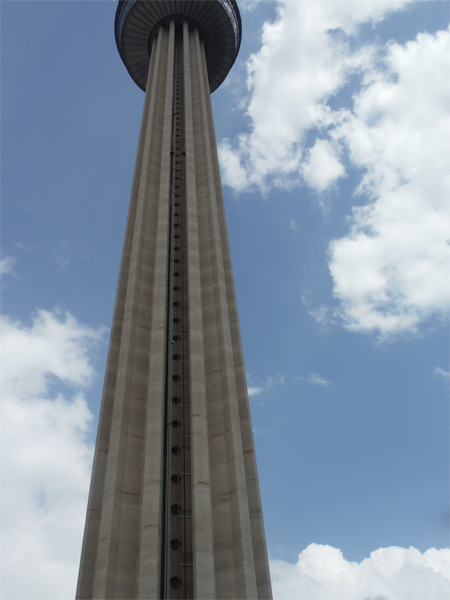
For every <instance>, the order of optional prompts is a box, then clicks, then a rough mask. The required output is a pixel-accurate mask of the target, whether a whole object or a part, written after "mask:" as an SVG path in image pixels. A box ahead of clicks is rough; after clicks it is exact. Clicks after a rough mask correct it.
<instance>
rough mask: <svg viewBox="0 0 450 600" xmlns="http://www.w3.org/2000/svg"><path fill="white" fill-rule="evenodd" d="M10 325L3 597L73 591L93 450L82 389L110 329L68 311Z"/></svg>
mask: <svg viewBox="0 0 450 600" xmlns="http://www.w3.org/2000/svg"><path fill="white" fill-rule="evenodd" d="M1 329H2V371H1V386H2V399H3V401H2V436H1V455H2V494H1V495H2V547H3V548H2V561H1V583H2V597H3V598H8V600H12V599H24V600H25V599H27V600H29V599H30V598H33V600H38V599H39V598H41V599H43V600H44V599H45V600H48V599H50V598H55V599H60V598H70V597H73V596H74V593H75V584H76V577H77V571H78V561H79V553H80V549H81V536H82V532H83V524H84V519H85V510H86V501H87V492H88V486H89V479H90V468H91V459H92V451H93V448H92V444H91V441H90V435H91V431H90V424H91V420H92V414H91V413H90V411H89V408H88V406H87V404H86V401H85V399H84V396H83V394H82V392H81V388H83V387H84V386H86V385H88V384H89V382H90V381H91V379H92V376H93V374H94V370H93V367H92V364H91V360H90V352H91V350H92V348H93V345H94V344H95V343H96V342H98V340H99V339H100V337H101V335H102V332H101V331H94V330H92V329H90V328H88V327H86V326H83V325H81V324H80V323H79V322H78V321H76V319H74V318H73V317H72V316H71V315H70V314H68V313H66V314H62V313H60V312H58V311H54V312H47V311H39V312H38V313H37V316H36V317H35V319H34V320H33V322H32V325H31V326H25V325H23V324H22V323H20V322H17V321H12V320H11V319H8V318H7V317H2V319H1ZM67 386H71V388H72V391H69V392H68V391H67ZM62 389H64V393H62V391H61V390H62ZM24 574H25V575H24Z"/></svg>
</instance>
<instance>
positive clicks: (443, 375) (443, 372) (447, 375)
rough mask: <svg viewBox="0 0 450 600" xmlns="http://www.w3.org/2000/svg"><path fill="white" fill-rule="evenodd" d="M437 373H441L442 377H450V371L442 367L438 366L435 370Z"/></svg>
mask: <svg viewBox="0 0 450 600" xmlns="http://www.w3.org/2000/svg"><path fill="white" fill-rule="evenodd" d="M434 374H435V375H440V376H441V377H446V378H447V379H450V371H446V370H445V369H441V367H436V368H435V370H434Z"/></svg>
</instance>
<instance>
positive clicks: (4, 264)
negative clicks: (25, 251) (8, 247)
mask: <svg viewBox="0 0 450 600" xmlns="http://www.w3.org/2000/svg"><path fill="white" fill-rule="evenodd" d="M16 260H17V259H16V258H14V257H13V256H5V258H0V277H4V276H5V275H11V274H12V273H13V272H14V265H15V263H16Z"/></svg>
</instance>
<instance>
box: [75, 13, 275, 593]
mask: <svg viewBox="0 0 450 600" xmlns="http://www.w3.org/2000/svg"><path fill="white" fill-rule="evenodd" d="M180 35H182V36H183V39H182V69H183V77H182V81H183V88H184V89H183V102H182V105H183V107H184V108H183V111H184V113H183V120H182V122H183V127H184V132H183V136H182V139H183V140H184V150H183V152H184V153H185V154H183V157H182V158H183V160H184V161H185V162H184V165H185V166H184V167H183V169H184V171H183V173H184V176H183V177H184V180H183V181H184V183H183V186H184V189H183V190H181V196H182V201H183V203H184V204H183V206H182V212H183V215H185V218H186V222H185V225H184V227H185V229H184V231H185V235H186V237H187V242H186V246H185V247H186V251H185V252H184V253H185V254H186V256H185V257H184V258H183V261H184V263H183V267H182V268H185V269H186V270H187V271H186V272H187V279H186V281H187V311H188V313H187V314H188V317H187V324H186V327H187V328H188V329H187V339H188V353H189V369H188V371H189V381H188V386H189V387H188V388H186V389H188V390H189V394H190V396H188V399H189V405H190V428H189V431H190V456H191V459H190V463H191V464H190V473H189V476H190V477H191V479H190V488H189V489H191V495H192V499H191V502H189V503H188V504H187V505H186V506H190V505H191V504H192V514H191V515H183V518H189V519H190V518H192V540H191V541H192V550H193V564H192V565H190V566H189V568H192V570H193V582H194V583H193V585H194V592H193V597H194V598H199V599H203V600H208V599H211V600H212V599H216V598H217V599H237V598H248V599H250V598H251V599H255V598H261V599H262V598H267V599H268V598H271V588H270V577H269V570H268V561H267V551H266V544H265V537H264V526H263V521H262V511H261V501H260V495H259V484H258V477H257V471H256V461H255V452H254V444H253V436H252V428H251V421H250V411H249V404H248V396H247V387H246V380H245V371H244V362H243V356H242V346H241V340H240V332H239V323H238V315H237V307H236V298H235V292H234V283H233V274H232V268H231V259H230V251H229V244H228V235H227V228H226V221H225V211H224V204H223V196H222V189H221V183H220V172H219V163H218V158H217V148H216V141H215V134H214V124H213V118H212V110H211V101H210V94H209V84H208V76H207V70H206V61H205V49H204V46H203V42H202V41H201V40H200V38H199V34H198V31H197V30H196V29H195V28H192V27H191V26H189V25H188V24H187V23H186V22H185V23H184V24H183V25H182V26H181V25H175V23H174V22H171V24H170V26H164V27H161V28H160V30H159V33H158V36H157V38H156V39H155V40H154V42H153V48H152V53H151V60H150V68H149V76H148V84H147V92H146V98H145V104H144V111H143V119H142V126H141V133H140V138H139V145H138V152H137V159H136V168H135V173H134V178H133V186H132V192H131V200H130V208H129V214H128V221H127V227H126V234H125V242H124V249H123V255H122V262H121V269H120V275H119V283H118V290H117V298H116V305H115V309H114V317H113V325H112V331H111V341H110V348H109V354H108V362H107V368H106V376H105V385H104V391H103V400H102V408H101V414H100V422H99V430H98V438H97V444H96V450H95V457H94V467H93V476H92V482H91V491H90V496H89V503H88V513H87V520H86V529H85V537H84V541H83V549H82V557H81V565H80V575H79V582H78V588H77V598H79V599H88V598H89V599H90V598H129V599H133V600H134V599H136V598H140V599H149V598H159V597H160V593H161V592H160V590H161V578H162V577H163V573H162V571H163V570H164V568H167V567H164V568H163V565H162V562H161V557H162V556H171V555H170V551H169V552H168V553H167V548H166V547H167V544H168V543H169V542H170V539H169V538H168V535H167V531H166V534H165V535H163V534H162V531H163V529H164V527H163V525H164V518H166V519H167V514H168V511H169V508H170V507H169V506H163V504H165V503H167V502H168V501H167V500H166V501H164V497H165V493H164V485H163V481H164V479H165V477H167V473H166V472H165V471H164V468H165V467H164V465H165V464H166V463H167V460H166V458H165V456H166V455H167V452H168V449H167V447H166V446H167V442H165V441H164V440H165V437H164V431H165V427H166V426H167V423H166V422H165V421H166V417H165V414H167V406H166V404H167V402H168V392H167V389H166V388H167V374H166V370H167V369H168V368H169V367H168V364H167V361H168V359H167V356H168V352H169V350H170V348H169V349H168V348H167V347H166V346H167V331H168V329H167V328H168V323H167V319H168V316H167V315H168V311H167V304H168V302H169V300H168V281H169V280H168V277H169V272H171V271H170V269H169V265H170V262H169V229H170V227H169V223H171V221H170V214H171V213H170V211H171V210H172V207H171V200H170V198H171V193H172V192H171V189H172V188H171V185H172V184H173V182H171V164H172V163H171V136H172V127H173V114H174V105H173V81H174V48H175V37H176V36H180ZM177 118H178V117H177ZM177 160H178V158H177ZM172 175H173V174H172ZM180 210H181V209H180ZM176 226H177V227H178V225H176ZM183 243H184V242H183ZM170 289H171V288H170ZM169 353H170V352H169ZM188 410H189V408H188ZM186 414H188V413H186ZM188 466H189V465H188ZM163 515H166V517H164V516H163ZM171 518H172V517H171ZM189 535H190V534H189ZM189 543H190V541H189ZM164 544H165V545H166V546H165V547H162V546H163V545H164ZM170 560H172V559H170ZM184 567H186V565H184ZM165 577H166V578H167V575H166V576H165ZM168 593H170V594H172V591H171V590H170V589H169V592H168ZM174 594H175V592H174ZM170 597H174V598H175V597H177V598H178V596H177V595H173V596H172V595H171V596H170ZM183 597H184V596H183Z"/></svg>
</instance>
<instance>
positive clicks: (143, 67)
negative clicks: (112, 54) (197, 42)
mask: <svg viewBox="0 0 450 600" xmlns="http://www.w3.org/2000/svg"><path fill="white" fill-rule="evenodd" d="M172 20H174V21H175V22H183V21H187V22H188V23H189V24H190V25H191V26H193V27H196V28H197V30H198V32H199V35H200V38H201V39H202V40H203V43H204V46H205V54H206V67H207V70H208V80H209V90H210V92H211V93H212V92H214V90H216V89H217V88H218V87H219V85H220V84H221V83H222V82H223V81H224V79H225V77H226V76H227V75H228V72H229V71H230V69H231V67H232V66H233V64H234V61H235V60H236V57H237V55H238V52H239V47H240V44H241V36H242V23H241V15H240V13H239V9H238V6H237V3H236V0H120V1H119V5H118V7H117V12H116V19H115V37H116V44H117V48H118V50H119V54H120V56H121V58H122V60H123V62H124V64H125V66H126V68H127V70H128V73H129V74H130V75H131V77H132V79H133V80H134V82H135V83H136V84H137V85H138V86H139V87H140V88H141V89H142V90H143V91H144V92H145V89H146V85H147V76H148V69H149V62H150V54H151V49H152V44H153V39H154V38H155V36H156V35H157V33H158V30H159V28H160V26H161V25H168V24H169V23H170V21H172Z"/></svg>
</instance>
